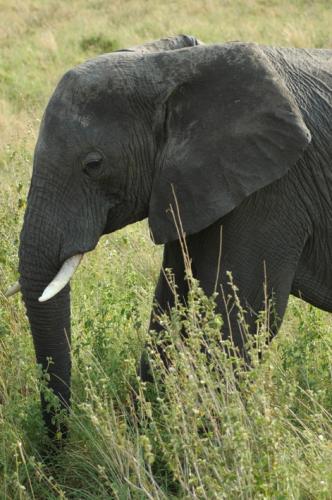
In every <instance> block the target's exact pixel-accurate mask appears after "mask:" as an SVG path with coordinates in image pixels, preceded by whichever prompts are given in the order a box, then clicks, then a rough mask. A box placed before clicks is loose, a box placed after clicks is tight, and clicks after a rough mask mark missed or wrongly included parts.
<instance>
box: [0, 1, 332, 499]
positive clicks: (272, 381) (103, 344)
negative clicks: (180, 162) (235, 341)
mask: <svg viewBox="0 0 332 500" xmlns="http://www.w3.org/2000/svg"><path fill="white" fill-rule="evenodd" d="M331 25H332V9H331V2H330V0H325V1H308V0H291V1H286V0H271V1H268V0H248V1H244V0H233V1H230V0H219V1H218V0H205V1H198V0H190V1H189V0H182V1H178V0H177V1H168V2H161V1H160V0H153V1H152V0H146V1H144V0H140V1H139V0H126V1H120V0H114V1H112V2H110V1H108V0H73V1H71V2H67V1H66V2H65V1H59V0H57V1H55V0H24V1H23V0H9V1H8V0H6V1H5V0H0V186H1V188H0V290H4V289H5V288H6V286H7V285H8V284H10V283H11V282H12V281H13V280H14V279H16V278H17V248H18V238H19V231H20V227H21V224H22V217H23V214H24V208H25V199H26V195H27V190H28V186H29V179H30V176H31V168H32V155H33V148H34V143H35V141H36V137H37V133H38V127H39V123H40V120H41V116H42V113H43V109H44V107H45V105H46V103H47V101H48V98H49V96H50V94H51V92H52V90H53V89H54V87H55V85H56V82H57V81H58V79H59V78H60V77H61V75H62V74H63V73H64V72H65V71H66V70H67V69H68V68H70V67H72V66H73V65H75V64H77V63H80V62H82V61H83V60H85V59H87V58H89V57H93V56H94V55H97V54H100V53H103V52H108V51H112V50H115V49H117V48H121V47H126V46H133V45H135V44H139V43H142V42H145V41H148V40H152V39H157V38H161V37H164V36H168V35H174V34H178V33H187V34H192V35H194V36H196V37H198V38H200V39H201V40H202V41H204V42H206V43H216V42H217V43H218V42H223V41H229V40H244V41H254V42H258V43H262V44H268V45H280V46H294V47H325V48H331V47H332V32H331V29H330V27H331ZM160 257H161V249H160V248H158V247H155V246H153V244H152V243H151V242H150V239H149V236H148V231H147V226H146V223H145V222H143V223H140V224H137V225H134V226H131V227H128V228H125V229H124V230H122V231H119V232H117V233H115V234H113V235H109V236H107V237H104V238H102V240H101V241H100V243H99V245H98V248H97V249H96V251H95V252H93V253H92V254H89V255H88V256H86V258H85V261H84V264H83V265H82V266H81V268H80V270H79V271H78V273H77V275H76V276H75V279H74V283H73V294H72V297H73V306H72V309H73V351H74V355H75V361H74V370H73V384H74V415H73V417H72V422H71V424H70V425H71V428H72V437H71V439H70V442H69V443H68V445H67V447H66V449H65V450H64V452H63V454H62V455H61V458H58V459H56V460H55V462H54V464H55V465H54V464H53V466H50V465H48V464H45V462H43V461H42V458H41V456H40V454H39V452H40V449H39V443H40V442H43V440H44V439H45V438H44V437H43V434H42V427H41V419H40V415H39V401H38V389H39V382H38V380H37V378H36V369H35V364H34V354H33V349H32V342H31V339H30V336H29V329H28V325H27V321H26V318H25V314H24V310H23V307H22V304H21V300H20V298H19V297H17V298H15V299H13V300H11V301H7V300H6V299H5V298H4V297H3V296H2V295H1V292H0V344H1V346H0V440H1V450H0V496H1V498H159V497H160V498H172V497H174V498H175V497H176V498H190V497H193V498H212V497H214V496H215V497H216V498H280V499H281V498H332V493H331V492H332V476H331V474H332V473H331V470H332V440H331V417H330V413H331V411H332V401H331V398H332V396H331V393H332V386H331V376H332V375H331V350H332V340H331V339H332V337H331V329H332V328H331V327H332V322H331V319H330V315H328V314H325V313H322V312H321V311H317V310H315V309H314V308H312V307H310V306H308V305H306V304H304V303H302V302H301V301H298V300H295V299H291V300H290V305H289V308H288V312H287V316H286V320H285V322H284V325H283V328H282V332H281V333H280V335H279V336H278V339H277V341H276V342H274V343H273V346H272V347H271V349H270V354H269V356H268V357H267V360H266V361H265V362H264V363H263V364H262V367H261V368H259V367H258V368H257V367H256V368H255V369H254V372H253V375H252V381H251V388H252V389H251V396H252V398H253V401H255V405H256V408H257V412H256V413H255V412H253V411H252V412H251V413H250V412H249V413H248V415H249V414H250V415H251V416H250V418H249V419H247V417H246V418H244V413H243V401H242V400H241V396H240V394H239V393H238V392H237V388H236V387H233V389H232V390H233V392H232V394H233V395H234V394H236V397H237V398H238V399H234V398H233V399H232V398H230V400H229V399H227V398H226V399H222V398H221V399H220V397H221V396H220V394H219V392H218V391H215V390H214V391H212V393H211V392H207V393H206V395H208V394H210V400H215V401H216V405H215V407H214V410H215V412H219V413H220V414H222V415H223V418H224V419H225V421H229V422H230V423H231V424H232V425H230V426H229V427H227V426H226V428H225V429H226V430H225V429H224V430H222V426H218V425H216V424H215V422H216V421H217V420H213V419H212V420H211V422H212V423H213V422H214V427H213V429H212V430H210V431H209V432H210V434H209V435H208V436H207V435H204V433H203V435H202V432H201V431H199V429H198V430H197V429H196V430H193V428H194V427H193V424H192V423H190V422H191V420H190V418H189V420H188V426H187V427H186V426H185V427H183V426H182V424H181V425H180V422H182V423H183V422H184V421H186V419H188V411H189V410H188V408H189V407H191V405H192V401H193V400H194V401H196V400H197V394H194V393H193V392H192V391H193V390H194V389H193V388H192V387H191V386H190V385H186V383H185V384H184V386H181V392H179V390H180V389H179V388H177V387H176V385H175V386H174V385H172V381H170V386H169V387H170V389H169V393H167V391H166V393H167V394H168V396H167V397H166V399H165V401H167V406H166V407H163V406H161V408H162V411H161V412H160V413H161V414H156V413H154V415H153V416H152V417H149V415H148V416H147V414H149V412H150V409H149V408H150V407H149V405H148V402H146V399H145V396H142V401H143V403H142V407H144V408H143V410H142V422H143V423H142V422H141V423H140V426H139V425H138V424H137V422H136V424H135V420H130V418H131V417H130V410H128V408H130V407H131V406H130V401H129V395H130V391H129V390H128V379H129V378H130V377H134V378H135V376H134V374H135V363H136V361H137V359H138V357H139V352H140V349H141V346H142V344H143V342H144V337H145V332H146V329H147V325H148V318H149V313H150V307H151V301H152V296H153V289H154V285H155V281H156V278H157V274H158V270H159V265H160ZM179 362H180V361H179ZM226 364H227V363H226ZM175 366H177V364H176V362H175ZM201 368H202V370H203V366H202V367H201ZM176 369H177V368H176ZM181 369H182V368H181ZM181 369H180V368H179V370H180V372H181ZM180 372H179V373H180ZM181 373H182V372H181ZM190 376H194V375H193V374H190V373H189V375H188V377H187V378H186V377H184V379H185V380H187V379H188V380H189V379H190ZM214 376H215V375H214V374H213V373H212V374H211V373H210V374H209V375H208V377H209V380H210V381H214V382H215V383H217V382H218V379H216V380H214V378H213V377H214ZM229 377H231V375H229ZM211 383H212V382H211ZM222 384H223V383H222V382H220V386H222ZM166 386H167V384H166ZM167 387H168V386H167ZM219 389H220V388H219ZM167 390H168V389H167ZM220 390H221V393H222V389H220ZM209 391H210V389H209ZM203 393H204V391H203ZM153 397H155V396H152V398H153ZM158 397H159V396H158ZM167 398H168V399H167ZM255 398H256V399H255ZM257 398H258V399H257ZM159 399H163V398H159ZM202 399H203V400H204V398H202ZM249 399H250V398H249ZM210 400H209V401H210ZM262 400H264V401H263V403H262ZM154 401H155V400H154ZM179 401H180V402H181V401H182V405H181V406H182V410H181V411H180V410H179V408H178V403H179ZM221 401H223V404H222V405H221ZM258 401H259V402H258ZM155 404H156V405H157V403H156V401H155ZM160 404H161V405H162V403H160ZM146 408H148V410H146ZM197 408H198V410H197V411H198V412H201V411H202V410H201V407H200V405H199V403H197ZM190 411H191V410H190ZM194 413H195V412H194ZM162 415H166V416H167V420H165V419H164V420H163V418H162ZM246 415H247V414H246ZM248 415H247V416H248ZM143 417H144V418H143ZM216 418H217V417H216ZM128 421H129V422H130V423H128ZM212 423H211V425H212ZM176 429H178V431H177V430H176ZM179 429H180V430H179ZM230 429H232V430H230ZM294 429H295V430H294ZM192 430H193V431H192ZM191 431H192V432H193V433H191ZM260 431H261V432H260ZM172 433H175V434H174V435H175V436H176V439H175V440H174V441H172V439H171V434H172ZM186 433H187V434H188V435H187V438H188V436H189V437H190V439H189V438H188V439H187V441H185V439H184V435H185V434H186ZM211 433H212V438H211ZM227 433H228V434H227ZM260 433H261V437H259V434H260ZM226 435H227V436H228V438H227V439H228V441H227V440H226V439H225V436H226ZM209 436H210V437H209ZM191 438H192V439H191ZM204 439H205V441H204ZM226 441H227V443H226ZM186 443H187V444H186ZM188 443H190V449H191V450H192V451H193V453H192V454H188V455H186V454H185V455H183V449H184V448H185V445H186V446H189V445H188ZM216 443H219V445H220V446H219V448H218V446H217V445H216ZM220 443H221V444H220ZM243 443H244V445H243ZM242 445H243V446H242ZM241 446H242V448H241ZM227 447H228V448H227ZM232 447H233V448H232ZM232 449H233V453H235V451H234V450H240V451H239V453H238V454H237V455H236V456H237V462H236V463H235V462H234V460H232V459H230V458H229V457H231V456H232V453H231V451H230V450H232ZM126 450H127V452H126V453H125V451H126ZM181 450H182V451H181ZM216 450H217V452H218V453H217V455H216V454H214V455H213V453H212V452H216ZM221 450H222V451H221ZM225 450H228V451H227V453H228V454H227V453H226V451H225ZM241 450H242V451H241ZM255 450H256V451H255ZM248 454H249V455H248ZM152 456H153V457H154V458H153V460H152V458H151V457H152ZM217 456H218V457H219V458H220V457H223V462H220V461H218V459H217ZM149 457H150V458H149ZM155 457H157V458H155ZM179 457H181V459H180V458H179ZM204 460H205V462H206V461H208V462H210V465H211V467H210V466H209V467H208V466H206V464H204ZM213 464H215V466H214V468H213ZM197 477H198V478H199V479H197ZM195 478H196V479H195Z"/></svg>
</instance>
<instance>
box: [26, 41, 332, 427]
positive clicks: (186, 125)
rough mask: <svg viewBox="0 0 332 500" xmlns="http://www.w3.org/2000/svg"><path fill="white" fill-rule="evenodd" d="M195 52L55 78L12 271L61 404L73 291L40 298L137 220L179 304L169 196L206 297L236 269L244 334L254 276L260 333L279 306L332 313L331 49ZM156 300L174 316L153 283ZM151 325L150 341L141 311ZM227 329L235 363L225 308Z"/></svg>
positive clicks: (119, 58) (236, 47) (173, 47)
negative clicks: (69, 266)
mask: <svg viewBox="0 0 332 500" xmlns="http://www.w3.org/2000/svg"><path fill="white" fill-rule="evenodd" d="M197 44H198V42H197V40H196V39H194V38H193V37H189V36H178V37H175V38H171V39H166V40H161V41H158V42H154V43H153V44H147V45H145V46H142V47H138V48H135V49H131V50H129V51H121V52H118V53H112V54H106V55H102V56H100V57H97V58H95V59H92V60H90V61H87V62H85V63H83V64H82V65H80V66H77V67H76V68H74V69H72V70H70V71H68V72H67V73H66V74H65V75H64V77H63V78H62V79H61V81H60V83H59V84H58V86H57V88H56V90H55V92H54V94H53V96H52V97H51V99H50V102H49V104H48V106H47V108H46V111H45V114H44V117H43V120H42V124H41V128H40V133H39V139H38V142H37V145H36V150H35V156H34V168H33V175H32V181H31V188H30V192H29V197H28V205H27V211H26V215H25V220H24V226H23V230H22V234H21V245H20V252H19V254H20V266H19V270H20V276H21V277H20V282H21V285H22V293H23V298H24V301H25V304H26V308H27V314H28V317H29V320H30V325H31V330H32V335H33V339H34V345H35V349H36V356H37V361H38V362H39V363H41V364H42V366H43V367H44V368H48V371H49V373H50V376H51V378H50V383H49V385H50V387H51V388H52V389H53V390H54V392H55V393H56V394H57V395H58V396H59V398H60V400H61V402H62V404H63V405H64V406H65V407H67V406H68V405H69V402H70V367H71V363H70V347H69V344H70V297H69V286H67V287H66V288H65V289H64V290H63V291H62V292H60V293H59V294H58V295H56V296H55V297H54V298H53V299H51V300H49V301H48V302H45V303H39V302H38V301H37V298H38V297H39V296H40V295H41V293H42V291H43V289H44V288H45V286H46V285H47V284H48V283H49V282H50V281H51V280H52V278H53V277H54V275H55V274H56V273H57V271H58V270H59V268H60V266H61V264H62V263H63V261H64V260H65V259H66V258H68V257H70V256H72V255H74V254H76V253H83V252H88V251H90V250H92V249H93V248H94V247H95V246H96V244H97V242H98V240H99V238H100V236H101V235H102V234H105V233H110V232H112V231H115V230H117V229H119V228H121V227H124V226H125V225H127V224H130V223H133V222H135V221H138V220H141V219H143V218H145V217H149V224H150V228H151V232H152V235H153V239H154V241H155V242H156V243H164V244H165V248H164V260H163V266H164V267H167V268H172V269H173V271H174V273H175V276H176V283H177V285H178V290H179V293H180V295H181V296H182V298H183V299H185V297H186V293H187V284H186V281H185V278H184V264H183V258H182V253H181V250H180V245H179V241H178V234H177V231H176V228H175V225H174V221H173V218H172V214H171V213H170V210H169V206H170V205H172V206H173V208H174V207H175V203H174V194H175V196H176V199H177V202H178V205H179V211H180V215H181V220H182V225H183V229H184V231H185V233H186V236H187V245H188V249H189V253H190V257H191V259H192V269H193V273H194V276H195V277H196V278H198V279H199V280H200V282H201V285H202V287H203V288H204V290H205V291H206V293H207V294H211V293H212V292H213V290H214V289H215V286H216V285H217V290H220V286H221V285H222V286H223V288H224V292H225V294H226V295H227V294H228V293H229V292H230V289H229V285H228V284H227V282H228V278H227V276H226V271H232V273H233V277H234V281H235V283H236V285H237V286H238V287H239V290H240V297H241V299H242V301H243V303H244V304H245V305H246V307H247V310H248V316H247V321H248V323H249V325H250V327H251V329H252V330H253V329H254V327H255V313H257V312H258V311H259V310H261V309H262V308H263V303H264V291H263V282H264V276H265V274H264V273H265V272H266V278H267V292H268V295H269V297H271V296H272V295H273V297H274V303H275V308H276V310H275V314H274V316H273V318H272V323H271V324H272V333H274V332H275V331H276V330H277V328H278V326H279V324H280V321H281V319H282V317H283V314H284V311H285V307H286V304H287V299H288V296H289V294H290V293H292V294H294V295H296V296H301V297H302V298H304V299H305V300H307V301H308V302H310V303H312V304H314V305H315V306H317V307H320V308H322V309H325V310H327V311H331V310H332V294H331V291H332V288H331V287H332V267H331V261H332V238H331V236H332V216H331V214H332V133H331V128H332V107H331V106H332V97H331V96H332V76H331V73H332V62H331V61H332V51H328V50H302V49H279V48H269V47H261V46H257V45H255V44H246V43H233V42H232V43H228V44H220V45H212V46H205V45H198V46H197ZM101 158H102V160H101ZM221 227H222V255H221V261H220V269H219V267H218V262H219V250H220V233H221ZM218 269H219V274H218V273H217V270H218ZM264 269H265V271H264ZM217 274H218V276H217ZM216 280H217V283H216ZM155 301H156V303H158V304H159V306H160V307H161V308H162V309H167V308H168V307H169V306H170V305H172V303H173V297H172V293H171V291H170V289H169V288H168V286H167V283H166V282H165V279H164V277H163V273H162V272H161V274H160V278H159V281H158V284H157V288H156V294H155ZM218 310H219V311H220V312H221V313H224V312H225V308H224V304H223V300H222V298H221V294H220V297H219V299H218ZM151 327H152V328H154V329H155V330H157V331H158V330H160V327H159V325H158V324H156V322H155V321H154V319H153V314H152V320H151ZM230 330H232V336H233V339H234V342H235V344H236V345H237V346H238V347H239V350H240V351H241V352H242V353H243V354H244V349H243V342H242V338H241V334H240V331H239V329H238V326H237V321H236V312H235V311H234V310H233V311H232V312H231V313H230V315H229V321H226V322H225V326H224V328H223V335H224V336H225V337H227V336H228V335H229V334H230ZM49 358H52V360H53V363H52V364H51V365H50V366H48V359H49ZM142 376H143V378H147V377H148V373H147V366H146V364H145V363H142ZM42 408H43V416H44V419H45V422H46V424H47V426H48V429H49V432H50V433H51V434H52V432H54V430H55V429H54V426H53V424H52V423H51V416H52V414H51V413H47V412H46V405H45V402H44V401H42Z"/></svg>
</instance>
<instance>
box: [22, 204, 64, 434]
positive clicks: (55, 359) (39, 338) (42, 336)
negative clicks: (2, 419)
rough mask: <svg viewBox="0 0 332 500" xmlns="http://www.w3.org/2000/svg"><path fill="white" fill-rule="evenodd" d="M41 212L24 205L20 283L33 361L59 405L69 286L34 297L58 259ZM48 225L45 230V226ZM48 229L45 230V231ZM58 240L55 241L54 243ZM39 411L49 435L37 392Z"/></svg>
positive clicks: (52, 426) (53, 427) (50, 415)
mask: <svg viewBox="0 0 332 500" xmlns="http://www.w3.org/2000/svg"><path fill="white" fill-rule="evenodd" d="M41 213H42V212H41V211H39V210H38V212H36V210H31V208H29V207H28V210H27V213H26V217H25V222H24V226H23V230H22V233H21V243H20V252H19V254H20V263H19V271H20V285H21V288H22V296H23V300H24V303H25V306H26V310H27V316H28V318H29V322H30V327H31V332H32V336H33V342H34V347H35V352H36V358H37V363H38V364H40V365H41V366H42V369H43V371H45V372H46V373H47V374H48V375H47V380H48V382H47V385H48V387H49V388H50V389H52V390H53V392H54V394H55V396H57V398H58V401H59V404H60V408H64V409H66V410H68V408H69V405H70V375H71V357H70V336H71V334H70V288H69V285H66V286H65V288H63V290H62V291H61V292H59V293H58V294H57V295H55V296H54V297H53V298H51V299H50V300H48V301H46V302H40V301H39V300H38V299H39V297H40V296H41V295H42V293H43V291H44V289H45V287H46V286H47V285H48V284H49V283H50V281H52V279H53V278H54V276H55V274H56V272H57V270H58V269H59V267H60V265H59V264H60V263H59V257H58V256H59V248H60V241H59V240H60V238H59V234H58V235H56V234H50V233H51V232H52V231H53V230H52V229H50V228H49V227H50V225H48V224H47V221H46V219H45V217H42V216H39V217H38V214H41ZM48 228H49V230H48ZM47 233H48V234H47ZM57 242H58V243H57ZM41 404H42V414H43V418H44V421H45V423H46V425H47V429H48V432H49V434H50V436H54V434H55V433H56V432H57V431H59V430H60V431H61V432H65V430H66V429H65V427H62V428H59V427H58V426H57V424H56V422H55V420H54V414H55V411H54V406H53V405H52V404H51V405H50V404H49V401H48V398H47V396H45V393H44V391H42V393H41Z"/></svg>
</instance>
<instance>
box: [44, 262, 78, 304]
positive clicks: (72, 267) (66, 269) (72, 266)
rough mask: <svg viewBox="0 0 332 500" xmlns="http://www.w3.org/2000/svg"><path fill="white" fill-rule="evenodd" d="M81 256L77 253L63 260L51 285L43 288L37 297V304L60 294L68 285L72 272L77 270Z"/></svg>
mask: <svg viewBox="0 0 332 500" xmlns="http://www.w3.org/2000/svg"><path fill="white" fill-rule="evenodd" d="M82 257H83V254H81V253H78V254H76V255H73V257H70V258H69V259H67V260H65V262H64V263H63V264H62V266H61V269H60V271H59V272H58V274H57V275H56V276H55V278H54V279H53V280H52V281H51V283H50V284H49V285H48V286H47V287H46V288H45V290H44V291H43V294H42V295H41V297H39V299H38V300H39V302H46V300H49V299H51V298H52V297H54V296H55V295H56V294H57V293H59V292H61V290H62V289H63V288H64V287H65V286H66V285H67V283H69V281H70V279H71V277H72V276H73V274H74V272H75V271H76V269H77V268H78V265H79V263H80V262H81V259H82Z"/></svg>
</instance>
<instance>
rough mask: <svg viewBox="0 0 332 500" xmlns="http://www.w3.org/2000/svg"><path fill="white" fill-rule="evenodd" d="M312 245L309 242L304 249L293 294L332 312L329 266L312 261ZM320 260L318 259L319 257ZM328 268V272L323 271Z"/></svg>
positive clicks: (293, 286)
mask: <svg viewBox="0 0 332 500" xmlns="http://www.w3.org/2000/svg"><path fill="white" fill-rule="evenodd" d="M310 248H311V246H310V245H309V244H308V245H307V246H306V248H305V249H304V252H303V254H302V256H301V259H300V262H299V264H298V267H297V269H296V273H295V278H294V282H293V285H292V294H293V295H295V296H296V297H299V298H301V299H303V300H305V301H306V302H309V303H310V304H312V305H313V306H315V307H318V308H319V309H323V310H324V311H327V312H332V290H331V286H330V283H331V281H332V280H331V276H329V275H328V266H326V268H325V266H322V262H320V263H319V264H318V262H316V265H315V262H312V257H311V256H310ZM317 260H318V259H317ZM323 269H324V271H325V270H327V273H326V272H324V271H322V270H323Z"/></svg>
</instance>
